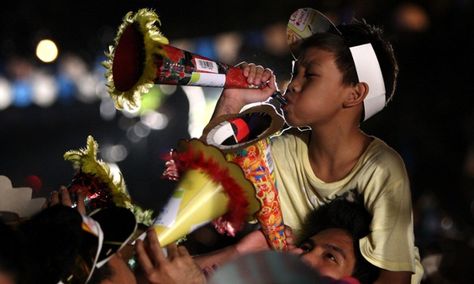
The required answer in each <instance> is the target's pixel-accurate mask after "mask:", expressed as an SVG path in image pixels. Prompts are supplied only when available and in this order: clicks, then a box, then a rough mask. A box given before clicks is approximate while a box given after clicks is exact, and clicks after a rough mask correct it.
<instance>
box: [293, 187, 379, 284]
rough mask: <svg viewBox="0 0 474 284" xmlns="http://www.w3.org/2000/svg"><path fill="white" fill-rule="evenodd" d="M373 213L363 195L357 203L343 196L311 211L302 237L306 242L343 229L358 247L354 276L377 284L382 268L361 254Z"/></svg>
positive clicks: (365, 281) (363, 281)
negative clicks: (365, 204) (328, 232)
mask: <svg viewBox="0 0 474 284" xmlns="http://www.w3.org/2000/svg"><path fill="white" fill-rule="evenodd" d="M371 221H372V216H371V214H370V213H369V212H368V211H367V210H366V209H365V207H364V205H363V203H362V200H361V198H360V196H357V197H356V199H355V201H349V200H348V199H346V197H339V198H336V199H334V200H333V201H331V202H330V203H327V204H325V205H322V206H321V207H319V208H318V209H316V210H314V211H313V212H311V213H310V214H309V215H308V216H307V218H306V219H305V222H304V224H303V231H302V237H303V240H306V239H308V238H310V237H312V236H314V235H316V234H318V233H319V232H321V231H324V230H327V229H334V228H337V229H342V230H344V231H346V232H347V233H348V234H349V235H350V236H351V237H352V241H353V244H354V254H355V257H356V264H355V267H354V272H353V274H352V276H353V277H355V278H357V279H358V280H359V281H360V282H361V283H373V282H374V281H375V280H376V279H377V277H378V275H379V272H380V270H379V268H378V267H376V266H374V265H372V264H371V263H369V262H368V261H367V260H366V259H365V258H364V257H363V256H362V254H361V252H360V247H359V239H361V238H363V237H365V236H367V235H368V234H369V233H370V222H371Z"/></svg>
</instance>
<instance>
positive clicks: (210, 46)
mask: <svg viewBox="0 0 474 284" xmlns="http://www.w3.org/2000/svg"><path fill="white" fill-rule="evenodd" d="M195 53H196V54H199V55H201V56H205V57H209V58H211V59H214V58H217V54H216V49H215V47H214V40H213V39H211V38H208V37H203V38H199V39H197V40H196V48H195Z"/></svg>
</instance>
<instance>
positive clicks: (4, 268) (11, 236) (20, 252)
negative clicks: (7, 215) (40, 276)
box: [0, 220, 28, 283]
mask: <svg viewBox="0 0 474 284" xmlns="http://www.w3.org/2000/svg"><path fill="white" fill-rule="evenodd" d="M22 241H23V239H22V238H21V235H20V234H19V233H18V232H17V231H16V230H14V229H13V228H12V227H10V226H8V225H6V224H5V223H4V222H3V221H2V220H0V274H4V275H7V276H8V277H10V278H11V279H12V280H13V282H14V283H28V281H27V279H26V277H27V276H28V275H27V273H25V269H26V266H25V259H26V258H25V251H24V249H23V243H22Z"/></svg>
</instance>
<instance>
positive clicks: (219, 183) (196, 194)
mask: <svg viewBox="0 0 474 284" xmlns="http://www.w3.org/2000/svg"><path fill="white" fill-rule="evenodd" d="M174 159H175V161H176V163H177V165H178V168H180V169H181V171H184V174H183V175H182V177H181V179H180V182H179V184H178V186H177V187H176V189H175V191H174V193H173V195H172V197H171V198H170V200H169V201H168V203H167V205H166V206H165V207H164V209H163V211H162V213H161V214H160V215H159V216H158V217H157V218H156V220H155V222H154V224H153V227H154V229H155V231H156V233H157V235H158V240H159V241H160V244H161V245H162V246H165V245H168V244H170V243H172V242H175V241H177V240H179V239H180V238H182V237H184V236H185V235H187V234H189V233H191V232H192V231H193V230H195V229H197V228H198V227H200V226H202V225H204V224H206V223H208V222H210V221H212V220H214V219H216V218H218V217H220V216H223V215H224V216H226V218H227V219H228V220H230V221H231V223H232V224H233V226H236V227H240V226H241V225H242V224H243V221H244V220H245V219H248V220H251V219H253V218H254V216H253V215H254V213H255V212H257V211H258V210H259V208H260V206H259V202H258V200H257V199H256V197H255V189H254V187H253V185H252V183H250V182H249V181H248V180H247V179H245V176H244V174H243V173H242V170H241V169H240V168H239V166H237V165H236V164H234V163H231V162H228V161H226V159H225V157H224V155H223V154H222V153H221V152H220V151H219V149H217V148H215V147H213V146H208V145H205V144H204V143H202V142H201V141H200V140H197V139H192V140H188V141H181V142H180V144H179V147H178V151H177V152H176V156H175V157H174Z"/></svg>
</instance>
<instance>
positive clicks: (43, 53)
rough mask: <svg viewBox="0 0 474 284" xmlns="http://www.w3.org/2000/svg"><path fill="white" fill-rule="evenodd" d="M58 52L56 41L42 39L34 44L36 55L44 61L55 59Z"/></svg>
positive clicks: (48, 61)
mask: <svg viewBox="0 0 474 284" xmlns="http://www.w3.org/2000/svg"><path fill="white" fill-rule="evenodd" d="M58 54H59V50H58V47H57V46H56V43H54V41H52V40H50V39H43V40H41V41H40V42H39V43H38V45H37V46H36V56H37V57H38V58H39V60H41V61H43V62H45V63H50V62H53V61H54V60H56V58H57V57H58Z"/></svg>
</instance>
